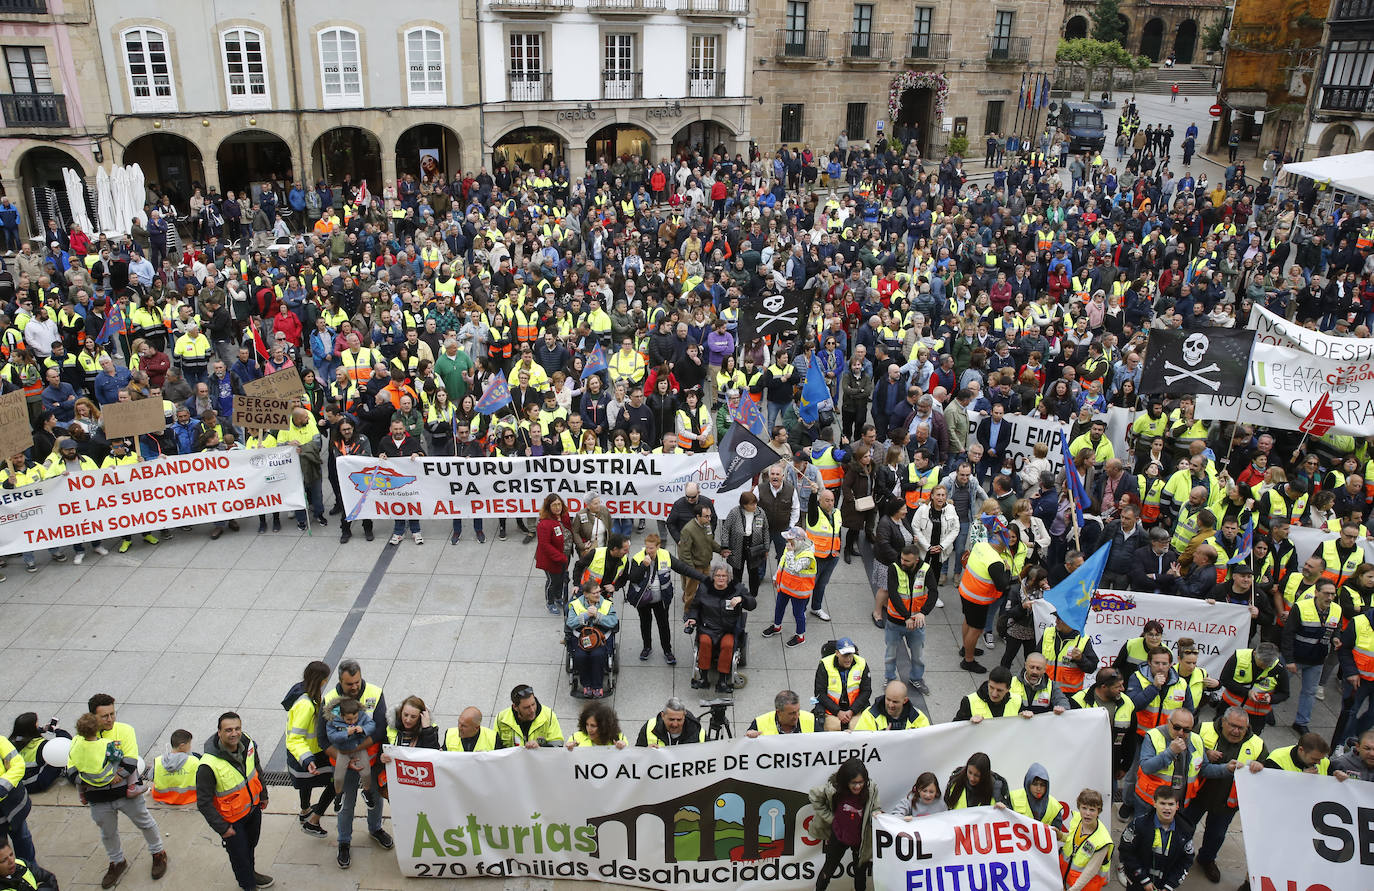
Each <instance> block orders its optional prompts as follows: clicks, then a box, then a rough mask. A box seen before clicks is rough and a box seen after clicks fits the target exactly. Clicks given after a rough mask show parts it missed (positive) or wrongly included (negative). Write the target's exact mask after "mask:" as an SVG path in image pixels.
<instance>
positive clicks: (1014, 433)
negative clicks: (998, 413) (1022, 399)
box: [968, 412, 1068, 473]
mask: <svg viewBox="0 0 1374 891" xmlns="http://www.w3.org/2000/svg"><path fill="white" fill-rule="evenodd" d="M970 418H971V419H972V420H973V425H972V427H971V428H970V429H969V434H968V441H969V442H971V443H973V442H978V441H979V440H978V428H979V427H981V426H982V425H984V424H987V423H989V421H988V418H987V417H986V416H984V415H983V414H982V413H981V412H972V413H971V414H970ZM1002 423H1003V424H1009V425H1011V442H1010V443H1008V445H1007V454H1008V455H1011V456H1012V457H1014V458H1015V459H1016V472H1017V473H1020V472H1021V466H1022V465H1023V464H1025V463H1026V462H1027V461H1029V460H1030V459H1031V458H1034V457H1035V444H1036V443H1037V442H1043V443H1044V444H1045V447H1046V448H1047V449H1049V453H1048V454H1047V455H1046V456H1045V457H1046V458H1047V459H1048V460H1049V462H1050V466H1051V468H1052V469H1053V471H1054V472H1055V473H1058V472H1059V471H1061V470H1063V469H1064V456H1063V454H1062V451H1061V449H1060V448H1059V440H1060V439H1061V438H1062V437H1063V436H1064V434H1065V432H1067V430H1068V425H1066V424H1061V423H1060V422H1059V419H1058V418H1051V419H1050V420H1043V419H1041V418H1037V417H1031V416H1030V415H1006V416H1005V417H1004V418H1003V419H1002Z"/></svg>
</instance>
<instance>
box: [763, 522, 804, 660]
mask: <svg viewBox="0 0 1374 891" xmlns="http://www.w3.org/2000/svg"><path fill="white" fill-rule="evenodd" d="M782 537H783V539H785V540H786V541H787V550H785V551H784V552H783V554H782V559H780V560H779V561H778V572H777V575H776V576H775V577H774V579H773V585H774V587H775V588H776V589H777V600H776V602H775V603H774V606H773V624H772V625H769V626H768V627H767V628H765V629H763V636H764V637H776V636H778V635H779V634H781V633H782V617H783V615H784V614H785V613H786V612H787V605H788V603H789V602H790V603H791V605H792V618H793V620H794V621H795V622H796V625H797V633H796V634H794V635H792V637H791V638H790V639H789V640H788V641H787V646H788V647H789V648H793V647H799V646H801V645H802V644H803V643H805V642H806V607H807V604H808V603H809V602H810V600H811V592H812V591H814V590H815V588H816V553H815V551H813V550H812V548H811V538H810V536H808V535H807V534H806V530H805V529H802V528H801V527H800V526H793V527H792V528H791V529H789V530H787V531H786V532H784V533H783V534H782Z"/></svg>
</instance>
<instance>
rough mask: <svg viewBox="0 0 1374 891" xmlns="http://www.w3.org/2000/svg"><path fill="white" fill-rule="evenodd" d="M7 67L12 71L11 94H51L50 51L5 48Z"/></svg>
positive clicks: (25, 47) (39, 47) (40, 48)
mask: <svg viewBox="0 0 1374 891" xmlns="http://www.w3.org/2000/svg"><path fill="white" fill-rule="evenodd" d="M5 65H6V66H7V67H8V68H9V70H10V92H11V93H51V92H52V71H51V70H50V69H49V68H48V51H47V50H45V49H43V47H41V46H7V47H5Z"/></svg>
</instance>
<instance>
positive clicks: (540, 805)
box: [386, 709, 1111, 891]
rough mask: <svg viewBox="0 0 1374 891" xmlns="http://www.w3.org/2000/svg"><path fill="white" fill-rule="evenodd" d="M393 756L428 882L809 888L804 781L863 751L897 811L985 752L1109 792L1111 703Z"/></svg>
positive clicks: (814, 846)
mask: <svg viewBox="0 0 1374 891" xmlns="http://www.w3.org/2000/svg"><path fill="white" fill-rule="evenodd" d="M635 729H636V728H629V727H627V728H626V732H627V733H633V732H634V730H635ZM386 751H387V752H389V753H390V754H391V755H392V757H393V758H394V759H395V760H394V761H393V762H392V767H393V769H392V772H391V778H390V779H391V782H390V784H389V788H390V789H391V814H392V821H393V829H394V831H395V834H396V857H397V860H398V862H399V864H400V868H401V872H402V874H403V875H406V876H427V877H431V878H472V877H488V878H504V877H517V878H519V877H532V878H535V879H536V880H549V879H555V878H566V879H586V880H591V881H601V882H606V883H614V884H624V885H637V886H640V887H647V888H665V889H693V891H695V889H699V888H706V887H710V886H712V885H715V886H719V887H728V888H743V889H762V888H769V889H796V891H801V889H809V888H814V887H815V885H816V877H817V872H818V870H819V868H820V866H821V863H822V862H823V860H822V854H821V848H820V843H819V841H818V840H817V839H815V838H813V837H812V836H811V834H810V832H809V827H810V825H811V818H812V808H811V803H810V797H809V795H808V790H810V789H813V788H817V787H820V786H824V784H825V782H826V781H827V780H828V779H829V778H830V777H831V776H832V775H833V774H834V773H835V771H836V770H837V769H838V768H839V766H840V765H841V764H843V763H844V762H845V761H846V760H848V759H849V758H859V759H860V760H861V761H863V763H864V765H865V766H866V767H867V768H868V772H869V776H870V778H871V779H872V781H873V782H874V783H875V784H876V786H877V789H878V794H879V798H880V802H881V805H882V807H883V808H884V809H887V810H890V809H892V808H893V807H894V806H895V805H896V803H897V802H898V801H899V800H900V799H901V798H902V797H903V796H904V795H906V793H907V792H908V791H910V789H911V787H912V785H913V784H914V783H915V781H916V778H917V777H918V776H919V775H920V774H921V773H922V772H923V771H932V772H934V773H935V775H936V776H937V777H939V778H940V781H941V783H942V784H943V783H944V782H945V780H946V779H947V778H948V777H949V776H950V774H951V773H952V772H953V771H954V770H955V769H956V768H959V767H962V766H963V764H964V763H965V762H966V761H967V760H968V758H969V756H970V755H972V754H973V753H975V752H984V753H986V754H987V755H988V757H989V758H990V759H991V761H992V768H993V771H994V772H995V773H997V774H999V775H1001V776H1003V777H1005V778H1006V780H1007V783H1008V785H1009V786H1010V787H1011V788H1019V787H1020V786H1021V783H1022V779H1023V777H1024V776H1025V773H1026V770H1027V768H1029V766H1030V765H1031V764H1032V763H1034V762H1037V761H1038V762H1040V763H1041V764H1042V765H1043V766H1044V767H1045V769H1046V771H1048V773H1049V776H1050V790H1051V792H1052V793H1053V794H1054V795H1055V797H1057V798H1059V799H1060V800H1061V801H1073V800H1074V799H1075V798H1076V797H1077V795H1078V793H1079V792H1080V791H1081V790H1082V789H1084V788H1091V789H1096V790H1097V791H1099V792H1101V793H1103V794H1104V795H1105V794H1109V791H1110V789H1111V785H1110V784H1111V767H1110V763H1109V760H1110V753H1111V741H1110V738H1109V733H1108V722H1107V715H1106V712H1103V711H1102V710H1101V709H1087V710H1080V711H1075V712H1069V713H1067V714H1064V715H1039V716H1037V717H1035V718H1031V719H1025V718H1020V717H1015V718H996V719H993V720H989V721H984V722H982V723H981V724H969V723H967V722H960V723H958V724H937V725H935V726H934V727H929V728H923V729H921V730H902V731H889V732H883V733H844V734H841V733H808V734H789V735H786V736H762V737H759V738H758V739H747V738H740V739H735V740H728V741H721V742H708V743H702V744H699V745H690V746H672V747H669V748H658V749H653V748H636V747H630V748H626V749H623V750H616V749H613V748H595V749H593V748H587V747H579V748H577V749H574V750H573V751H571V752H569V751H567V750H565V749H563V748H561V747H559V748H543V749H537V750H526V749H503V750H500V751H495V752H477V753H465V752H439V751H428V750H418V749H411V748H397V747H392V746H388V747H387V749H386ZM922 819H925V818H922Z"/></svg>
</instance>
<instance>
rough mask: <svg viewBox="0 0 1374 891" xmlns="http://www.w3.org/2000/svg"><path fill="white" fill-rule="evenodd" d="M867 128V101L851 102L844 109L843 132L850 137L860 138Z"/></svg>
mask: <svg viewBox="0 0 1374 891" xmlns="http://www.w3.org/2000/svg"><path fill="white" fill-rule="evenodd" d="M867 129H868V103H867V102H851V103H849V104H848V105H846V106H845V109H844V132H845V135H847V136H848V137H849V138H850V139H853V140H861V139H863V138H864V134H865V132H866V131H867Z"/></svg>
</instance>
